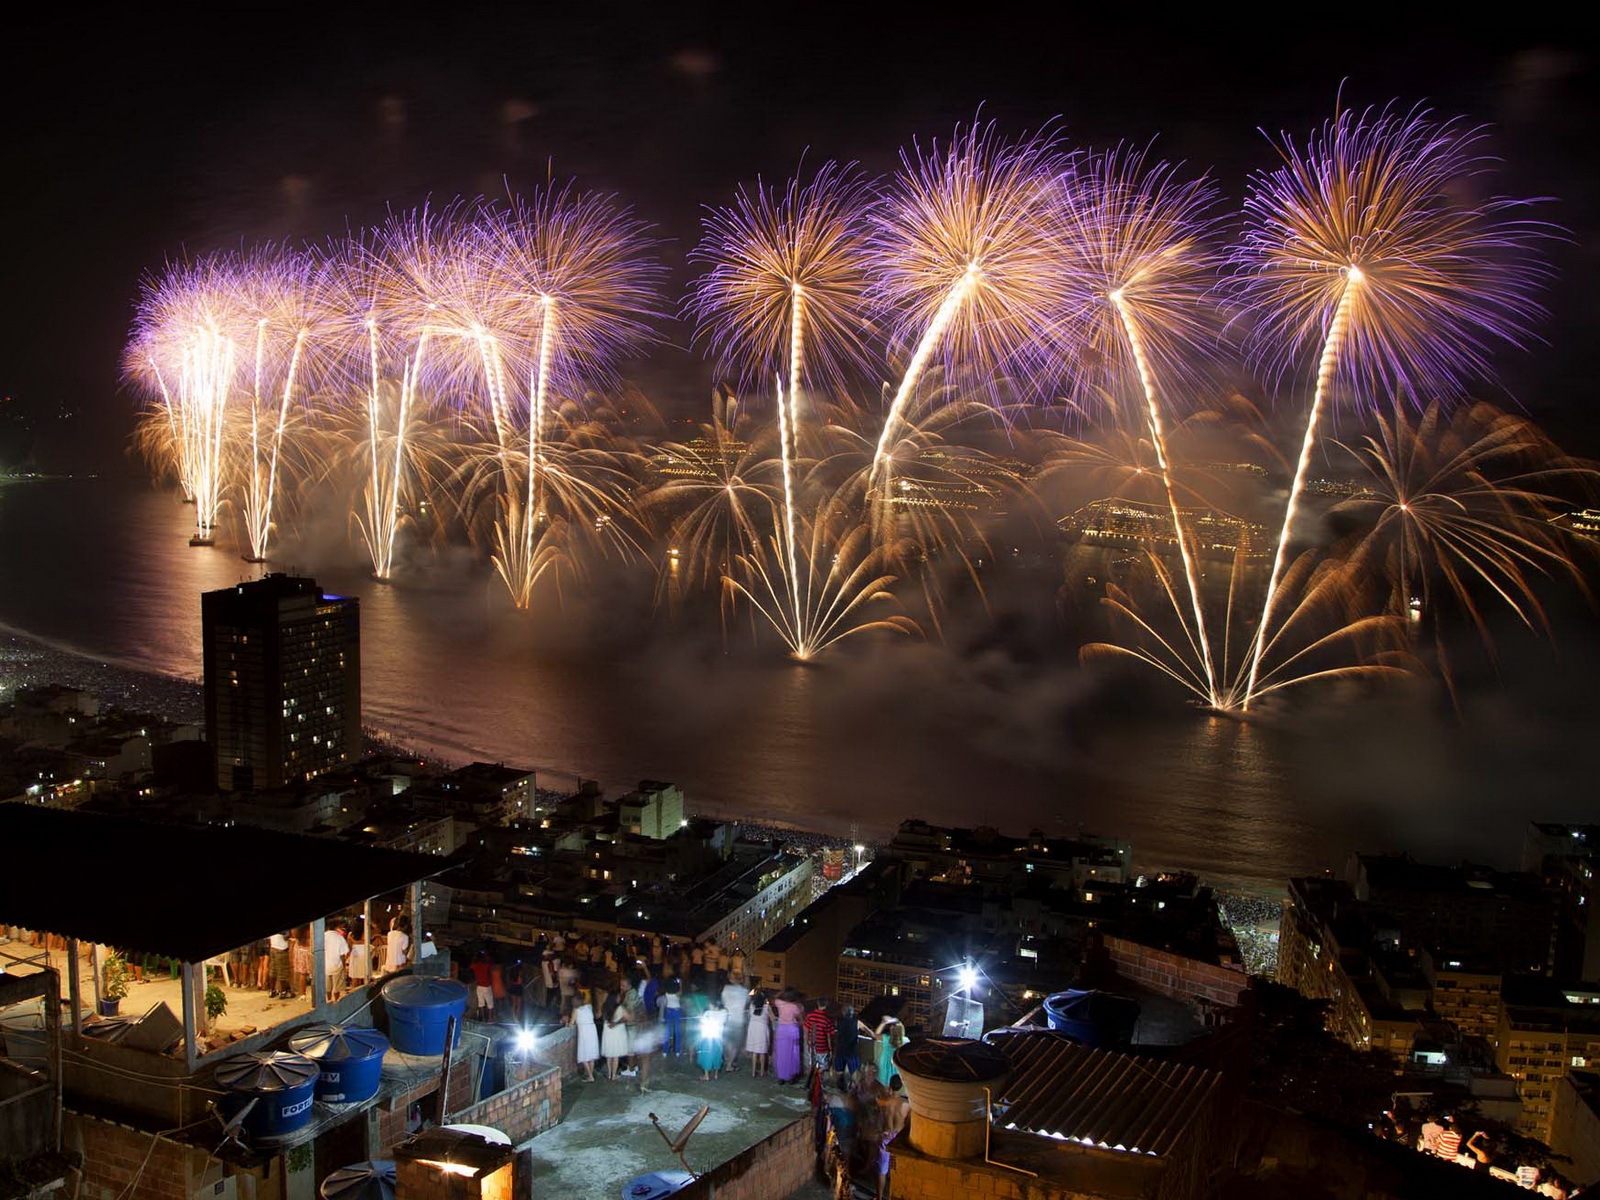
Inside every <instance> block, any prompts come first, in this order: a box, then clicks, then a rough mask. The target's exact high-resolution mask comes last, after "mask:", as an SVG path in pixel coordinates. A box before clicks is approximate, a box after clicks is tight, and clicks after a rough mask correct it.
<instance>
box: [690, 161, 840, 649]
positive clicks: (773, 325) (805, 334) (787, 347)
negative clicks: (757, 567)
mask: <svg viewBox="0 0 1600 1200" xmlns="http://www.w3.org/2000/svg"><path fill="white" fill-rule="evenodd" d="M866 196H867V191H866V188H865V186H864V185H863V184H862V182H861V181H860V179H859V177H858V176H857V174H856V172H855V169H854V168H853V167H849V166H847V167H839V166H838V165H836V164H833V163H828V164H825V165H824V166H823V167H822V168H821V169H820V170H819V171H818V172H817V174H816V175H815V176H814V177H813V178H812V180H811V182H810V183H808V184H804V185H802V184H801V183H800V181H799V180H798V179H794V180H791V181H790V182H789V185H788V187H787V188H786V189H785V190H784V191H782V192H781V193H780V192H777V191H776V190H774V189H770V188H767V187H766V186H765V185H763V184H760V183H757V184H756V186H755V188H754V189H753V190H749V189H743V188H741V189H740V191H739V194H738V197H737V199H736V201H735V203H734V204H733V206H731V207H729V208H722V209H713V210H711V211H710V212H709V213H708V214H707V216H706V218H705V220H704V227H705V235H704V237H703V239H702V241H701V243H700V246H699V247H698V248H697V249H696V250H695V252H694V255H693V256H692V257H693V258H694V259H696V260H698V261H700V262H702V263H705V264H707V266H708V269H707V270H706V272H705V274H703V275H702V276H701V277H700V278H699V279H698V280H696V281H695V284H694V286H693V288H692V290H691V293H690V297H689V300H688V302H687V304H686V305H685V308H686V310H687V312H688V313H689V314H690V315H692V316H693V317H694V318H695V320H696V323H697V336H698V337H701V338H703V339H705V340H706V341H707V342H709V344H710V346H711V349H712V351H713V353H714V354H715V355H716V356H717V358H718V360H719V362H720V364H721V366H722V369H723V370H725V371H729V372H730V373H732V374H733V375H734V378H735V379H736V380H739V381H741V382H750V381H752V380H759V379H761V378H763V377H765V378H771V379H775V384H774V389H775V392H776V399H777V414H778V447H779V458H780V465H781V479H782V485H783V488H782V496H783V505H782V514H783V520H782V527H781V528H782V531H781V537H780V546H781V554H782V557H783V559H784V561H785V562H786V563H787V570H786V571H785V572H784V574H785V575H786V577H787V579H788V584H789V614H788V622H789V625H790V627H791V628H792V629H794V630H796V631H797V632H796V638H797V639H798V641H799V643H800V645H802V646H806V645H809V644H810V642H811V638H810V637H809V636H808V635H807V634H806V633H805V632H804V631H803V626H804V621H805V615H806V613H807V612H809V611H812V610H811V607H810V605H809V603H808V596H807V593H808V592H809V591H810V589H811V579H812V572H811V570H810V569H809V568H810V566H811V564H810V563H809V562H808V563H807V564H806V566H807V570H805V571H804V572H802V570H801V559H802V551H801V547H800V544H799V543H800V537H799V532H800V530H799V524H800V516H799V513H798V512H797V509H796V495H795V473H796V470H797V462H796V459H797V455H798V428H797V425H798V420H799V412H800V406H801V403H802V398H803V397H804V395H805V393H806V390H807V388H808V385H810V384H812V383H813V374H814V373H815V374H816V375H818V376H820V377H821V378H822V379H824V380H830V381H833V382H841V381H842V378H843V373H844V371H843V368H844V367H845V365H846V364H848V363H851V362H856V361H859V360H860V358H861V357H862V347H861V344H860V341H859V331H860V330H861V329H862V328H863V327H864V326H865V324H866V320H867V314H866V270H865V250H866V241H865V236H864V233H863V231H862V228H861V222H860V214H861V211H862V209H863V207H864V205H865V200H866ZM808 346H809V348H810V349H811V351H812V355H811V357H812V358H813V359H814V360H816V362H817V364H818V366H817V368H816V371H815V372H813V370H812V368H811V364H810V363H808V361H807V349H808ZM739 372H743V373H744V374H743V375H740V374H739ZM802 576H803V577H802ZM802 657H804V655H802Z"/></svg>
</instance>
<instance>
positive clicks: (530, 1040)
mask: <svg viewBox="0 0 1600 1200" xmlns="http://www.w3.org/2000/svg"><path fill="white" fill-rule="evenodd" d="M516 1044H517V1053H519V1054H532V1053H533V1048H534V1047H535V1046H536V1045H538V1044H539V1035H538V1034H536V1033H534V1031H533V1030H531V1029H519V1030H517V1042H516Z"/></svg>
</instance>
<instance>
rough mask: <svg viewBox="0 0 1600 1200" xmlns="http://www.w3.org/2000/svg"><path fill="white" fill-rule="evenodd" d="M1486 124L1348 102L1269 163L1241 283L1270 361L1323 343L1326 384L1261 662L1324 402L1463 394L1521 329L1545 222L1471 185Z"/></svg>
mask: <svg viewBox="0 0 1600 1200" xmlns="http://www.w3.org/2000/svg"><path fill="white" fill-rule="evenodd" d="M1483 141H1484V131H1483V130H1482V129H1481V128H1476V127H1472V126H1468V125H1466V124H1464V123H1462V122H1459V121H1443V122H1440V121H1437V120H1434V119H1432V118H1431V117H1430V116H1429V114H1428V113H1427V112H1426V111H1423V110H1413V111H1412V112H1410V113H1407V114H1405V115H1403V116H1402V115H1401V114H1399V113H1397V112H1395V111H1393V110H1392V109H1385V110H1383V111H1382V112H1373V111H1371V110H1368V111H1366V112H1364V113H1361V114H1359V115H1358V114H1356V113H1353V112H1351V111H1348V110H1346V111H1343V112H1340V113H1339V114H1338V115H1337V116H1336V117H1334V119H1333V120H1331V121H1329V122H1328V123H1327V124H1326V125H1324V126H1323V128H1322V130H1321V131H1320V132H1318V133H1316V134H1313V135H1312V136H1311V137H1310V138H1309V139H1308V140H1307V142H1306V143H1305V145H1304V146H1303V147H1302V146H1300V145H1297V144H1296V143H1295V142H1294V141H1292V140H1291V139H1290V138H1288V137H1287V136H1284V137H1282V138H1280V139H1279V141H1278V143H1277V145H1278V151H1279V154H1280V156H1281V158H1282V160H1283V162H1282V165H1281V166H1279V167H1278V168H1277V169H1276V170H1274V171H1271V172H1268V173H1262V174H1258V175H1257V176H1256V177H1255V178H1254V179H1253V180H1252V181H1251V184H1250V191H1249V195H1248V197H1247V198H1246V201H1245V212H1246V216H1247V219H1248V228H1247V230H1246V233H1245V237H1244V241H1243V243H1242V245H1241V246H1240V248H1239V250H1238V252H1237V266H1238V271H1239V275H1238V283H1239V289H1240V295H1241V298H1242V300H1243V302H1244V305H1245V307H1246V309H1247V311H1248V312H1249V313H1250V315H1251V316H1252V318H1253V319H1254V320H1255V322H1256V328H1255V330H1254V332H1255V335H1256V337H1257V339H1258V342H1259V343H1260V344H1261V345H1264V346H1266V347H1269V355H1270V358H1269V360H1268V362H1269V365H1270V366H1273V367H1275V368H1276V370H1275V372H1274V374H1276V375H1282V374H1284V373H1285V372H1286V371H1287V369H1288V368H1289V366H1290V364H1292V363H1298V362H1300V361H1302V357H1303V355H1304V354H1305V352H1306V350H1307V349H1309V348H1316V350H1317V355H1316V362H1317V369H1316V386H1315V390H1314V392H1313V395H1312V400H1311V409H1310V412H1309V414H1308V415H1307V419H1306V430H1305V436H1304V439H1303V441H1302V444H1301V449H1300V456H1299V459H1298V461H1297V463H1296V467H1295V473H1294V480H1293V482H1292V484H1291V485H1290V489H1289V498H1288V502H1287V504H1286V505H1285V508H1284V521H1283V528H1282V532H1281V533H1280V535H1279V538H1278V543H1277V551H1276V554H1275V556H1274V559H1273V564H1272V572H1271V575H1270V577H1269V579H1268V583H1267V592H1266V598H1265V600H1264V601H1263V606H1262V611H1261V621H1260V625H1259V627H1258V629H1257V631H1256V642H1255V647H1256V648H1255V653H1254V658H1255V660H1256V661H1255V662H1254V663H1253V664H1252V669H1251V678H1250V682H1249V684H1248V686H1247V688H1246V691H1245V695H1244V698H1243V701H1242V704H1243V707H1245V708H1248V707H1249V705H1250V703H1251V701H1252V699H1253V698H1254V697H1255V695H1256V693H1257V688H1256V680H1257V674H1258V672H1257V668H1258V667H1259V660H1260V657H1261V654H1262V653H1263V652H1264V650H1265V647H1266V643H1267V639H1268V638H1269V637H1270V636H1271V633H1270V626H1271V622H1272V618H1273V616H1274V610H1275V608H1276V606H1277V603H1278V584H1279V580H1280V577H1281V576H1282V574H1283V569H1284V564H1285V561H1286V556H1287V553H1288V542H1289V538H1290V535H1291V533H1292V530H1293V526H1294V521H1295V516H1296V513H1297V511H1298V509H1299V502H1300V496H1301V493H1302V491H1303V490H1304V486H1305V480H1306V473H1307V471H1308V469H1309V467H1310V464H1311V454H1312V450H1313V448H1314V446H1315V444H1316V440H1317V434H1318V430H1319V428H1320V425H1321V422H1322V416H1323V411H1324V409H1325V407H1326V406H1327V404H1328V403H1329V401H1330V398H1331V396H1332V395H1333V393H1334V392H1335V390H1336V389H1339V388H1341V387H1343V388H1344V389H1346V390H1348V391H1350V392H1352V393H1355V394H1356V395H1357V396H1358V397H1359V398H1360V399H1362V400H1365V401H1367V402H1369V403H1372V402H1383V401H1387V400H1388V399H1390V398H1393V399H1396V400H1398V399H1415V398H1417V397H1427V398H1432V397H1438V396H1451V395H1455V394H1457V392H1458V389H1459V387H1460V385H1461V384H1462V383H1463V382H1464V381H1466V380H1468V379H1471V378H1473V377H1485V376H1487V375H1488V374H1489V373H1490V371H1489V366H1490V364H1489V353H1490V349H1491V346H1492V344H1493V343H1494V342H1497V341H1509V342H1512V343H1518V342H1520V341H1521V340H1522V339H1523V338H1524V337H1525V336H1526V330H1527V327H1528V325H1529V323H1530V322H1531V320H1532V319H1533V318H1534V317H1535V316H1536V315H1538V313H1539V311H1540V310H1539V308H1538V306H1537V304H1535V302H1534V301H1533V300H1532V298H1531V296H1532V292H1533V291H1534V288H1535V285H1536V284H1537V283H1538V282H1539V281H1540V280H1541V279H1542V278H1543V276H1544V274H1545V271H1544V269H1543V268H1542V267H1541V266H1540V265H1539V264H1538V263H1536V262H1535V261H1534V260H1533V259H1532V257H1531V256H1530V255H1529V253H1528V252H1529V250H1530V249H1531V247H1532V245H1533V243H1535V242H1536V241H1537V240H1539V239H1540V238H1543V237H1546V236H1548V235H1549V230H1548V228H1547V227H1544V226H1540V225H1538V224H1536V223H1534V222H1530V221H1527V220H1523V219H1520V218H1517V217H1514V216H1512V215H1511V214H1512V213H1513V212H1515V211H1516V210H1517V209H1518V208H1519V207H1520V206H1521V203H1522V202H1518V201H1511V200H1499V199H1494V200H1488V201H1484V202H1481V203H1477V204H1473V203H1470V202H1466V201H1464V200H1463V199H1462V198H1461V195H1462V189H1463V188H1465V187H1469V186H1471V185H1472V181H1473V179H1474V178H1475V177H1478V176H1481V175H1483V174H1484V173H1485V172H1486V171H1487V170H1488V169H1489V166H1490V161H1489V159H1488V158H1486V157H1485V155H1484V152H1483Z"/></svg>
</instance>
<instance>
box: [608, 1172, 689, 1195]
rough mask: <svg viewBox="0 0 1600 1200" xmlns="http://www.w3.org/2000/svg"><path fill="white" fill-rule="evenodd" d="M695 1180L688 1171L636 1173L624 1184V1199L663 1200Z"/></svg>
mask: <svg viewBox="0 0 1600 1200" xmlns="http://www.w3.org/2000/svg"><path fill="white" fill-rule="evenodd" d="M693 1182H694V1176H693V1175H691V1174H689V1172H687V1171H651V1172H650V1174H648V1175H635V1176H634V1177H633V1178H632V1179H630V1180H628V1182H627V1183H625V1184H623V1185H622V1200H661V1197H663V1196H670V1195H672V1193H673V1192H676V1191H679V1190H681V1189H683V1188H686V1187H688V1186H689V1185H690V1184H691V1183H693Z"/></svg>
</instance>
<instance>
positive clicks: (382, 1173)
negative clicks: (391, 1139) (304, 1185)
mask: <svg viewBox="0 0 1600 1200" xmlns="http://www.w3.org/2000/svg"><path fill="white" fill-rule="evenodd" d="M318 1194H319V1195H320V1196H321V1197H322V1200H394V1163H393V1162H392V1161H391V1160H389V1159H387V1158H375V1159H373V1160H372V1161H371V1162H364V1163H356V1164H355V1165H354V1166H349V1167H340V1168H339V1169H338V1170H337V1171H334V1172H333V1173H332V1174H330V1175H329V1176H328V1177H327V1178H326V1179H324V1180H323V1181H322V1187H321V1188H320V1189H318Z"/></svg>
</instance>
